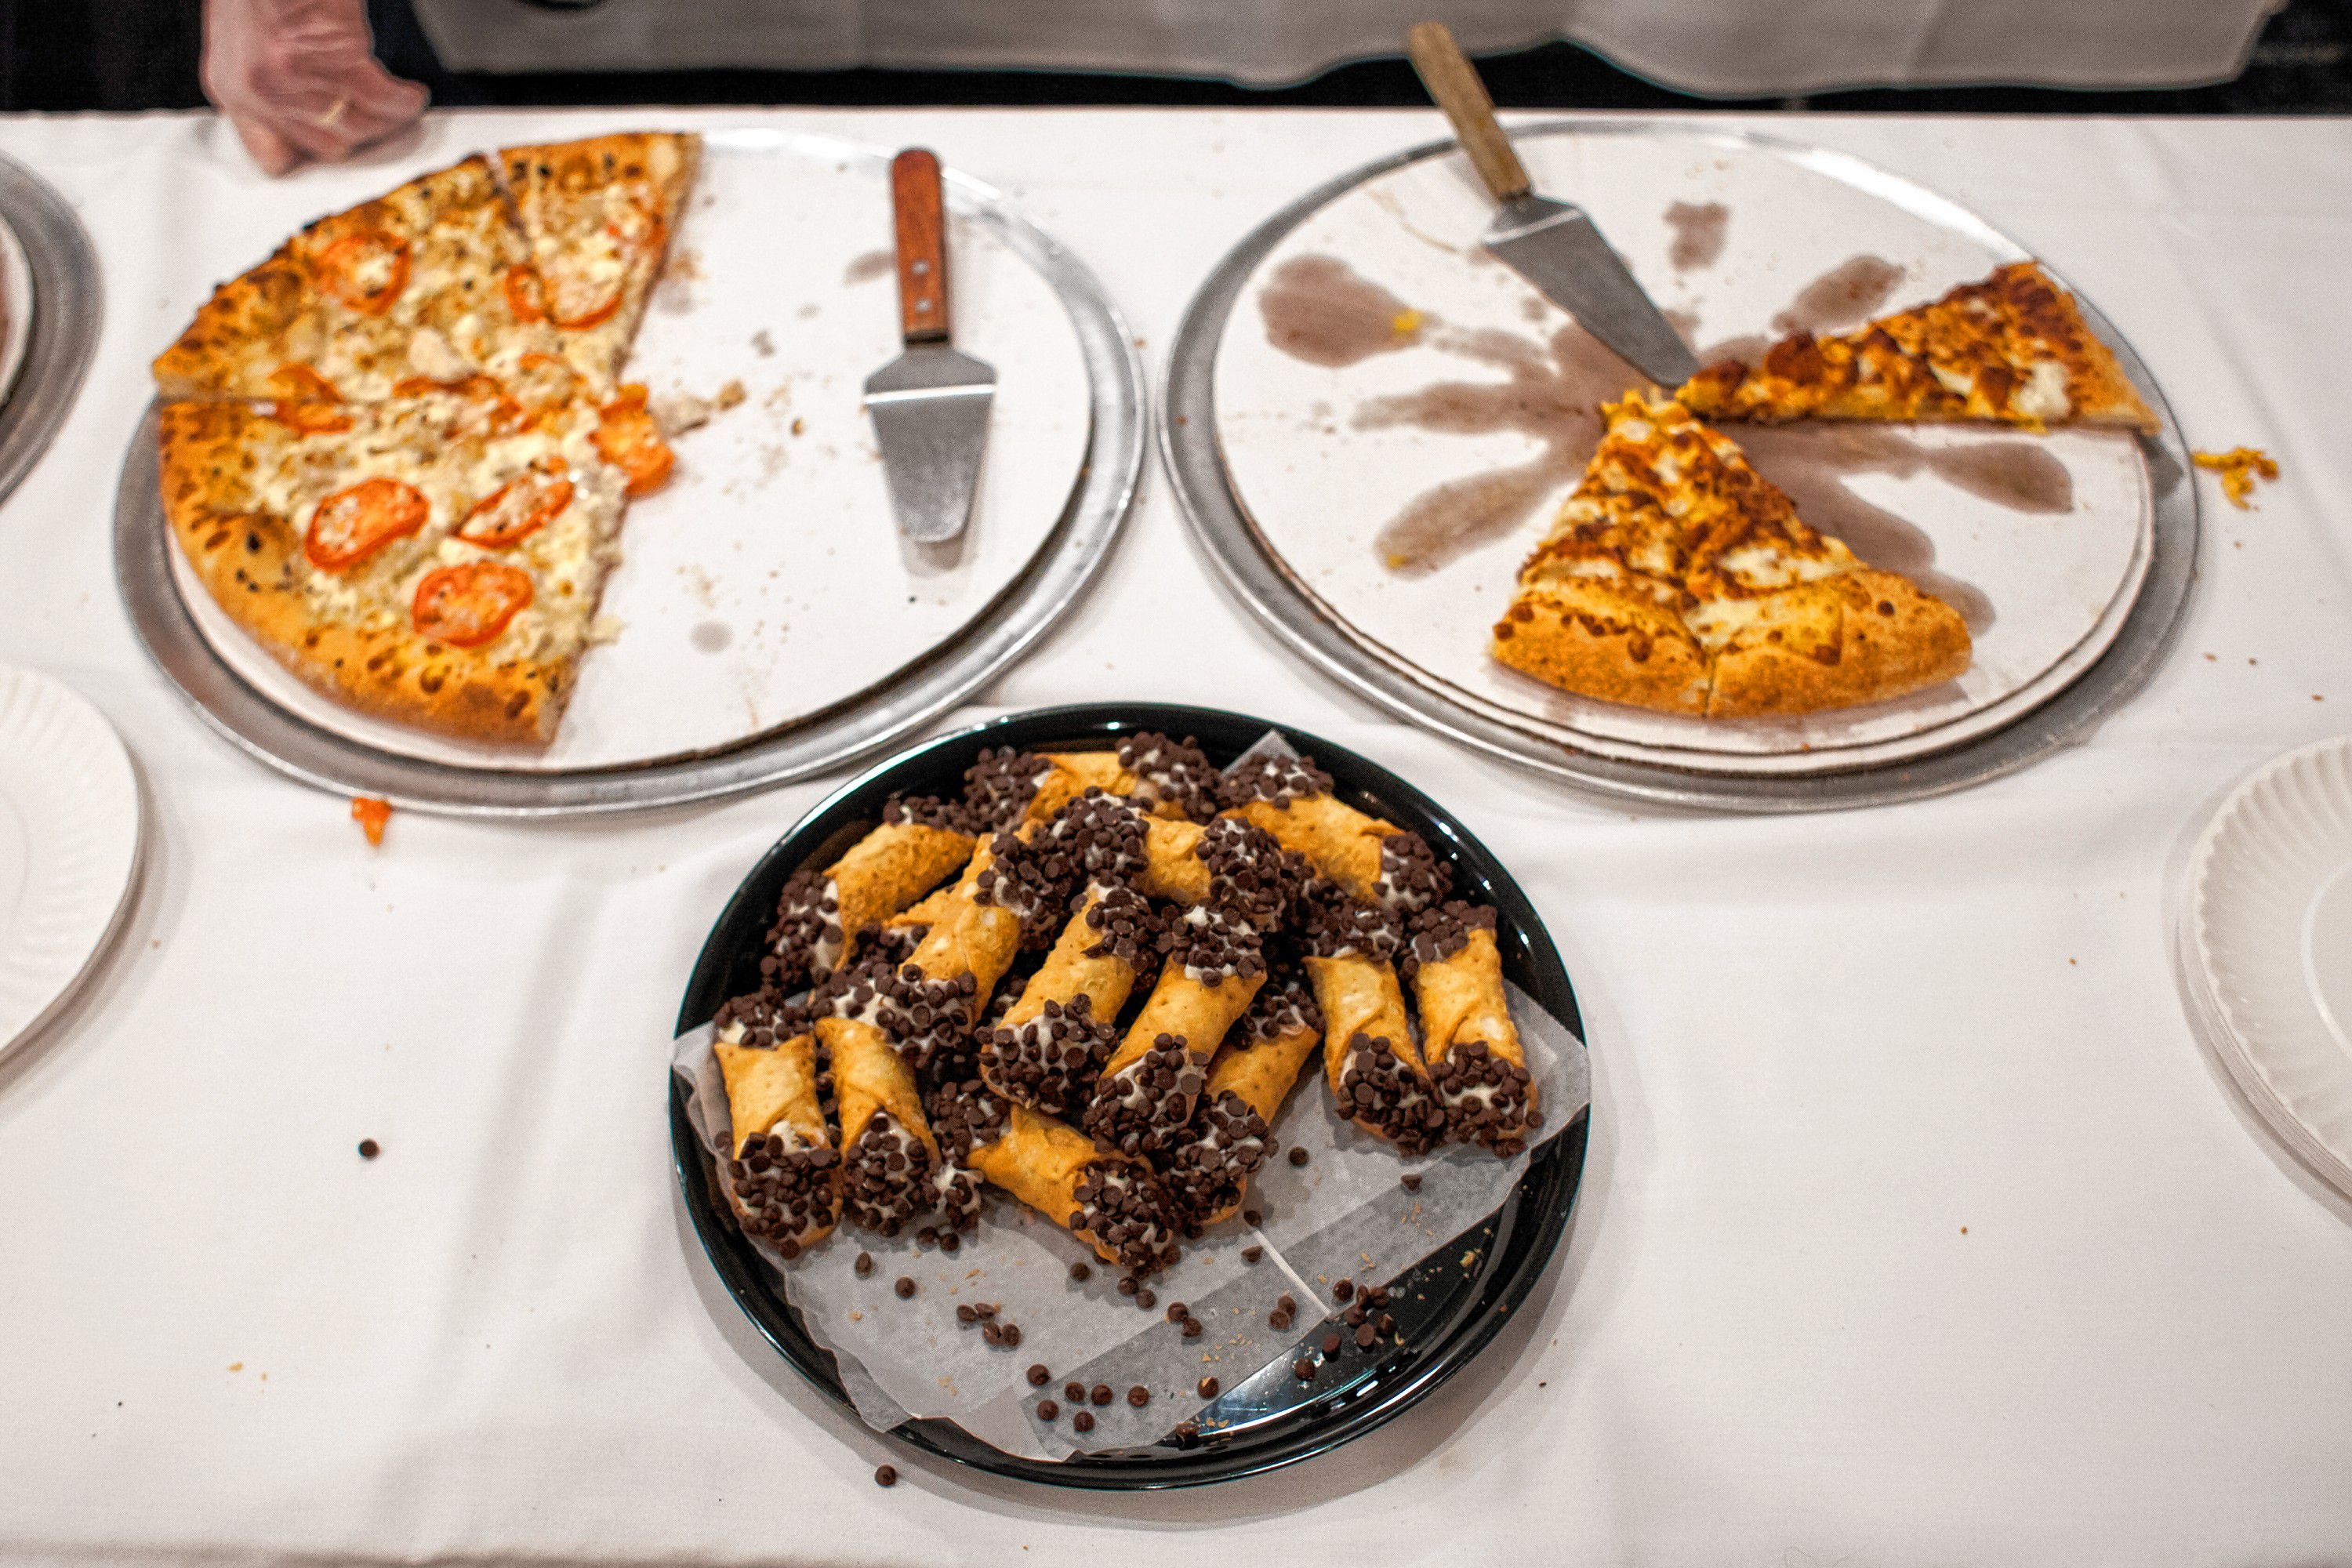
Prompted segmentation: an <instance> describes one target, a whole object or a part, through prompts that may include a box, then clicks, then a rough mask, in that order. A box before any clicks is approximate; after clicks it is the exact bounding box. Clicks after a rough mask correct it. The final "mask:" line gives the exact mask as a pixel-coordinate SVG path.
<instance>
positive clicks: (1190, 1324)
mask: <svg viewBox="0 0 2352 1568" xmlns="http://www.w3.org/2000/svg"><path fill="white" fill-rule="evenodd" d="M1183 1334H1184V1337H1185V1338H1186V1339H1188V1340H1197V1339H1199V1338H1200V1337H1201V1320H1200V1319H1198V1318H1187V1319H1185V1320H1184V1328H1183Z"/></svg>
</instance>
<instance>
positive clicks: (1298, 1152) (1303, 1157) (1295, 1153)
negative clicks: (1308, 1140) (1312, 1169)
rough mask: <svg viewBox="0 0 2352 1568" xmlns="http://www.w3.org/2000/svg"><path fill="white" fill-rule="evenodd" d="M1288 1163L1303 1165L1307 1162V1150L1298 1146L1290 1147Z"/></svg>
mask: <svg viewBox="0 0 2352 1568" xmlns="http://www.w3.org/2000/svg"><path fill="white" fill-rule="evenodd" d="M1290 1163H1292V1164H1294V1165H1304V1164H1305V1163H1307V1151H1306V1150H1304V1149H1298V1148H1294V1149H1292V1150H1291V1151H1290Z"/></svg>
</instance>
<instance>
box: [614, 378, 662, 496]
mask: <svg viewBox="0 0 2352 1568" xmlns="http://www.w3.org/2000/svg"><path fill="white" fill-rule="evenodd" d="M595 441H596V450H598V451H599V452H602V453H603V454H604V460H605V461H606V462H608V463H611V464H612V465H613V466H614V468H618V469H620V470H621V472H622V473H623V474H625V475H626V476H627V477H628V481H629V487H628V493H629V494H630V495H632V496H641V495H646V494H649V493H651V492H652V491H654V490H657V489H660V488H661V484H662V481H663V480H664V479H668V478H669V471H670V469H671V468H673V467H675V466H676V465H677V454H676V453H674V452H672V451H671V450H670V449H669V443H668V442H667V441H665V440H663V439H662V433H661V426H659V425H657V424H656V423H655V421H654V416H653V411H652V410H651V409H649V408H647V407H646V389H645V387H644V386H643V385H642V384H637V383H634V382H633V383H631V384H629V385H626V386H624V387H623V388H621V392H620V395H619V396H617V397H615V398H614V399H613V401H612V402H610V403H608V404H606V405H604V412H603V413H601V414H600V415H598V416H597V418H596V435H595Z"/></svg>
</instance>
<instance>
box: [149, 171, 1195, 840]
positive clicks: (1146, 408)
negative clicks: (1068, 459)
mask: <svg viewBox="0 0 2352 1568" xmlns="http://www.w3.org/2000/svg"><path fill="white" fill-rule="evenodd" d="M719 135H720V136H721V137H722V138H723V139H724V140H726V141H728V142H730V143H732V144H737V145H759V144H765V145H772V146H776V147H779V148H787V147H788V148H792V149H794V150H797V151H801V152H804V153H813V154H817V153H821V154H823V155H824V156H829V157H842V158H854V159H856V160H859V161H868V162H874V163H887V161H888V158H889V153H887V152H884V151H881V150H879V149H877V148H874V147H870V146H866V145H864V144H861V143H856V142H845V141H843V140H840V139H839V138H835V137H830V136H822V135H815V134H809V133H803V132H785V131H773V132H761V131H741V130H739V131H730V132H721V133H719ZM946 184H947V189H948V203H949V206H950V209H951V210H952V211H954V212H956V213H958V214H959V215H961V216H967V217H970V218H971V219H973V220H974V221H977V222H980V223H983V224H986V225H988V226H990V227H991V228H992V230H994V231H995V233H996V234H997V235H998V236H999V237H1001V238H1003V240H1004V242H1005V243H1006V244H1007V245H1008V246H1009V247H1011V248H1012V249H1013V251H1014V253H1015V254H1017V255H1019V256H1021V257H1022V258H1024V260H1026V261H1027V262H1028V263H1029V264H1030V265H1031V266H1033V267H1034V268H1037V270H1038V271H1039V272H1040V273H1041V274H1043V275H1044V276H1045V279H1046V280H1047V282H1049V283H1050V284H1051V285H1052V286H1053V288H1054V291H1055V294H1056V295H1057V296H1058V297H1059V298H1060V300H1061V301H1062V306H1063V309H1064V310H1066V311H1067V312H1068V313H1069V316H1070V321H1071V325H1072V327H1073V328H1074V330H1075V331H1076V333H1077V337H1078V343H1079V349H1080V353H1081V357H1082V358H1083V360H1084V363H1085V364H1086V367H1087V380H1088V383H1089V386H1090V391H1091V397H1092V403H1093V423H1092V428H1091V430H1090V431H1089V433H1088V436H1087V452H1086V458H1085V460H1084V462H1083V463H1082V464H1081V465H1080V468H1079V470H1078V477H1077V479H1076V483H1075V484H1074V485H1073V487H1072V489H1071V494H1070V499H1069V500H1068V502H1067V504H1066V507H1065V508H1064V510H1063V513H1062V516H1061V518H1060V519H1059V520H1058V521H1056V522H1055V525H1054V527H1053V529H1052V530H1051V531H1049V532H1048V533H1047V534H1046V536H1045V542H1043V543H1042V544H1041V545H1040V546H1039V547H1038V550H1037V552H1036V554H1035V555H1034V556H1033V557H1032V558H1031V560H1030V563H1029V564H1028V565H1027V566H1025V567H1024V568H1023V570H1022V572H1021V574H1019V575H1018V576H1017V577H1015V579H1014V580H1013V584H1012V586H1011V587H1010V588H1008V589H1006V590H1005V591H1004V592H1003V594H1002V595H1000V596H999V597H998V599H997V600H996V602H995V603H994V604H992V605H990V606H989V607H988V608H987V609H985V610H983V611H982V613H981V615H980V616H977V617H976V618H975V619H974V620H973V621H972V622H971V624H970V625H969V626H966V627H965V628H964V629H963V631H962V632H961V633H960V634H959V635H958V636H957V637H953V638H951V639H950V640H949V641H947V642H945V643H943V644H941V645H940V646H939V647H935V648H932V649H930V650H929V651H928V652H927V653H926V654H924V655H923V656H921V657H920V658H918V659H917V660H916V662H915V663H913V664H912V665H910V666H908V667H907V668H903V669H901V670H900V671H899V672H898V674H896V675H895V676H893V677H890V678H889V679H886V680H885V681H884V682H883V683H882V684H881V685H880V686H879V687H878V688H876V689H870V690H868V691H866V692H865V693H861V694H860V695H858V696H856V697H854V698H851V699H850V700H847V701H845V702H844V703H843V704H841V705H839V706H838V707H837V708H836V709H835V710H833V711H832V712H831V713H829V714H825V715H821V716H819V717H818V718H815V719H814V720H810V721H803V722H801V723H798V724H795V725H793V726H791V727H789V728H787V729H785V730H783V731H780V732H774V733H771V734H768V735H766V736H761V737H754V738H752V739H751V740H748V741H744V742H740V743H738V744H736V745H733V746H730V747H727V748H723V749H720V750H717V751H714V752H706V753H700V754H698V755H694V756H689V757H684V758H677V759H668V760H662V761H657V762H650V763H632V764H626V765H623V766H618V767H609V768H590V769H577V770H568V771H561V772H548V773H515V772H505V771H499V770H491V769H481V768H467V767H461V766H456V765H452V764H449V763H436V762H428V761H425V760H423V759H420V758H415V757H406V756H401V755H397V754H395V753H393V752H384V751H379V750H377V749H376V748H374V747H373V746H368V745H364V744H362V743H360V742H355V741H352V740H349V739H347V738H345V737H343V736H341V735H337V734H334V733H332V732H331V731H326V730H323V729H320V728H319V727H318V726H316V725H313V724H310V723H309V722H307V721H303V720H301V719H298V718H296V717H295V716H294V715H292V714H291V713H289V712H288V711H287V710H284V709H282V708H280V707H278V705H277V704H276V703H274V702H272V701H270V700H268V698H266V697H264V696H262V695H261V694H260V693H259V692H257V690H255V689H254V688H253V687H251V686H250V685H248V684H247V682H246V681H245V680H244V679H242V678H241V677H239V676H238V675H237V674H236V672H235V671H234V670H233V669H231V668H229V667H228V665H227V664H226V662H224V661H223V660H222V658H220V656H219V655H218V654H217V653H215V651H214V650H213V647H212V646H211V644H210V643H208V642H207V641H205V637H204V635H203V634H202V632H200V631H199V630H198V629H197V627H196V625H195V622H194V618H193V616H191V615H190V614H189V611H188V607H187V605H186V604H185V603H184V601H183V600H182V598H181V596H180V593H179V590H178V587H177V585H176V584H174V583H173V576H172V571H171V561H170V557H169V553H168V552H169V551H170V550H171V548H172V543H171V531H170V529H169V528H167V527H166V526H165V525H164V521H163V503H162V495H161V492H160V490H159V489H158V488H157V482H156V466H157V460H158V459H157V448H156V441H155V430H156V408H157V405H155V404H153V403H151V404H150V405H148V409H147V413H146V416H145V417H144V418H142V420H141V422H140V425H139V428H138V430H137V432H136V433H135V434H134V435H133V436H132V437H131V444H130V448H129V450H128V451H127V452H126V453H125V454H124V457H123V462H122V470H121V478H120V479H119V480H118V482H117V485H116V489H115V502H114V557H115V577H116V584H117V586H118V587H119V588H120V590H121V595H122V601H123V606H124V608H125V609H126V610H127V611H128V612H129V614H130V617H131V626H132V628H133V629H134V630H135V631H136V632H137V633H138V636H139V639H140V642H141V644H142V646H143V647H145V648H146V650H147V653H148V656H149V657H150V658H152V660H153V661H154V663H155V664H156V666H157V667H158V668H160V669H162V671H163V674H164V676H165V677H166V679H169V681H170V682H171V684H172V685H173V689H175V690H176V691H178V693H179V694H180V696H181V697H183V698H184V700H186V701H187V702H188V704H189V706H190V707H191V708H193V709H194V710H195V712H196V714H197V716H198V717H199V718H200V719H202V720H203V721H205V724H206V725H207V726H209V727H210V728H211V729H212V730H213V731H215V732H216V733H218V734H219V735H221V736H222V737H223V738H224V739H225V740H226V741H227V742H229V743H230V744H231V745H233V746H235V747H236V748H237V749H238V750H240V751H242V752H245V753H247V755H248V756H251V757H253V758H254V759H256V760H257V761H258V762H261V763H265V764H267V765H268V766H269V767H271V768H274V769H276V770H277V771H278V772H279V773H285V774H287V775H288V776H289V777H291V778H293V779H296V780H297V781H299V782H300V783H302V784H310V785H311V786H313V787H315V788H318V789H321V790H326V791H328V792H330V793H332V794H337V795H372V796H378V797H381V798H383V799H385V800H388V801H390V802H391V803H392V804H393V805H395V806H398V807H402V808H404V809H408V810H414V811H420V812H427V813H432V814H436V815H441V816H468V817H497V818H551V817H575V816H604V815H611V814H614V813H620V812H632V811H646V810H653V809H656V808H659V807H664V806H677V805H692V804H696V803H698V802H705V801H714V800H719V799H723V798H726V797H728V796H731V795H744V794H749V793H751V792H752V791H755V790H761V789H766V788H770V787H772V786H774V785H777V784H787V783H791V782H793V781H794V780H798V779H803V778H807V777H810V776H813V775H814V774H818V773H827V772H831V771H833V770H835V769H837V768H839V767H841V766H843V765H844V764H846V763H852V762H855V761H856V760H858V759H860V758H863V757H866V756H869V755H871V754H873V753H874V752H879V751H881V750H883V749H884V748H886V747H887V746H889V745H891V744H893V743H894V742H899V741H902V740H904V739H905V738H906V737H908V735H910V734H912V733H914V732H916V731H919V730H920V729H921V728H922V727H923V726H925V725H926V724H929V722H930V721H933V720H935V719H937V718H938V717H939V716H940V715H941V714H942V713H945V712H947V711H948V710H950V709H951V708H953V707H954V706H955V705H956V704H957V703H959V702H961V701H962V700H964V699H965V698H967V697H969V696H970V695H971V693H972V692H973V691H975V690H977V689H979V688H980V687H982V685H984V684H985V683H986V682H988V681H989V680H990V679H993V678H994V677H995V676H996V675H998V674H999V673H1000V672H1002V671H1003V669H1004V668H1006V667H1007V666H1009V665H1011V664H1012V663H1013V661H1014V660H1016V659H1018V658H1021V657H1022V655H1023V654H1024V653H1026V652H1027V651H1028V650H1029V649H1030V647H1032V646H1033V645H1034V644H1035V642H1036V641H1037V639H1038V638H1039V637H1041V636H1043V635H1044V633H1045V630H1046V628H1047V627H1049V626H1052V625H1053V624H1054V623H1055V621H1056V620H1058V619H1059V618H1060V617H1061V616H1062V615H1063V614H1064V612H1066V610H1067V609H1068V608H1069V607H1070V605H1073V604H1074V603H1075V602H1076V600H1077V598H1078V597H1079V595H1081V594H1082V593H1083V592H1084V591H1085V590H1086V588H1087V586H1088V584H1091V583H1092V582H1093V581H1094V580H1095V578H1096V577H1097V574H1099V572H1100V570H1101V567H1102V565H1103V563H1104V562H1105V561H1106V560H1107V559H1108V555H1109V552H1110V547H1111V545H1112V544H1113V542H1115V541H1116V540H1117V538H1118V533H1119V531H1120V529H1121V528H1122V526H1123V525H1124V524H1125V522H1126V521H1127V519H1128V518H1129V515H1130V514H1131V513H1132V512H1133V510H1134V509H1135V502H1136V500H1137V497H1138V494H1139V489H1140V486H1141V483H1142V478H1143V471H1144V465H1145V449H1146V446H1147V441H1148V426H1149V424H1150V388H1149V385H1148V384H1147V383H1146V381H1145V378H1144V374H1143V362H1142V358H1141V355H1140V354H1139V353H1138V352H1137V349H1136V347H1135V341H1134V335H1133V333H1132V331H1131V330H1130V329H1129V326H1128V323H1127V320H1126V318H1125V317H1124V316H1123V315H1122V314H1121V313H1120V311H1119V310H1118V306H1117V305H1116V304H1114V303H1113V302H1112V300H1111V299H1110V296H1109V295H1108V293H1107V292H1106V291H1105V290H1104V289H1103V287H1102V284H1101V282H1100V281H1099V280H1098V279H1097V278H1096V277H1095V275H1094V272H1093V271H1092V269H1091V268H1088V267H1087V265H1086V264H1085V263H1084V262H1083V261H1081V260H1079V259H1078V258H1077V257H1076V255H1075V254H1074V253H1073V252H1072V251H1070V250H1069V249H1068V247H1066V246H1064V245H1063V244H1062V243H1061V242H1060V241H1059V240H1057V239H1055V238H1054V237H1053V236H1051V235H1050V234H1048V233H1046V232H1045V230H1044V229H1043V228H1041V227H1039V226H1037V225H1036V224H1034V223H1033V222H1031V221H1030V220H1029V219H1028V218H1027V217H1025V216H1022V214H1021V213H1020V212H1019V211H1017V210H1016V209H1015V208H1014V207H1013V205H1012V204H1011V202H1010V201H1009V200H1007V198H1006V197H1005V196H1004V195H1003V193H1002V192H1000V191H998V190H997V189H996V188H995V187H994V186H992V185H990V184H985V183H984V182H982V181H980V180H977V179H974V178H972V177H971V176H970V175H968V174H960V173H957V172H955V171H953V170H950V171H948V172H947V174H946Z"/></svg>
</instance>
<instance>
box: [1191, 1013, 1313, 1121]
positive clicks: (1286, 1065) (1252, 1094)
mask: <svg viewBox="0 0 2352 1568" xmlns="http://www.w3.org/2000/svg"><path fill="white" fill-rule="evenodd" d="M1322 1041H1323V1037H1322V1036H1321V1035H1320V1034H1318V1033H1317V1032H1316V1031H1315V1030H1313V1029H1293V1030H1291V1031H1290V1032H1289V1033H1287V1034H1281V1035H1276V1036H1275V1037H1273V1038H1272V1039H1266V1040H1259V1041H1256V1042H1255V1043H1253V1044H1250V1045H1245V1046H1236V1047H1233V1048H1231V1049H1229V1050H1227V1051H1225V1052H1223V1054H1222V1055H1220V1056H1219V1057H1218V1058H1217V1062H1216V1066H1215V1067H1213V1068H1211V1069H1210V1072H1209V1087H1208V1088H1207V1089H1205V1090H1204V1091H1203V1092H1202V1100H1205V1101H1207V1102H1209V1103H1211V1104H1213V1103H1215V1101H1216V1100H1217V1098H1218V1097H1219V1096H1220V1095H1223V1094H1229V1093H1230V1094H1237V1095H1239V1096H1241V1097H1242V1099H1243V1100H1244V1101H1245V1102H1246V1103H1247V1104H1248V1106H1249V1108H1250V1109H1251V1110H1255V1111H1256V1112H1257V1113H1258V1114H1259V1115H1260V1116H1262V1117H1264V1118H1265V1121H1266V1122H1267V1123H1268V1124H1269V1125H1271V1124H1272V1123H1273V1121H1274V1118H1275V1113H1276V1111H1278V1110H1281V1109H1282V1102H1283V1101H1284V1100H1287V1099H1288V1098H1290V1090H1291V1087H1292V1086H1293V1085H1294V1084H1296V1083H1297V1081H1298V1074H1299V1069H1300V1068H1304V1067H1305V1066H1306V1065H1307V1058H1309V1057H1311V1056H1313V1055H1314V1054H1315V1047H1317V1046H1318V1045H1320V1044H1322Z"/></svg>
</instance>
